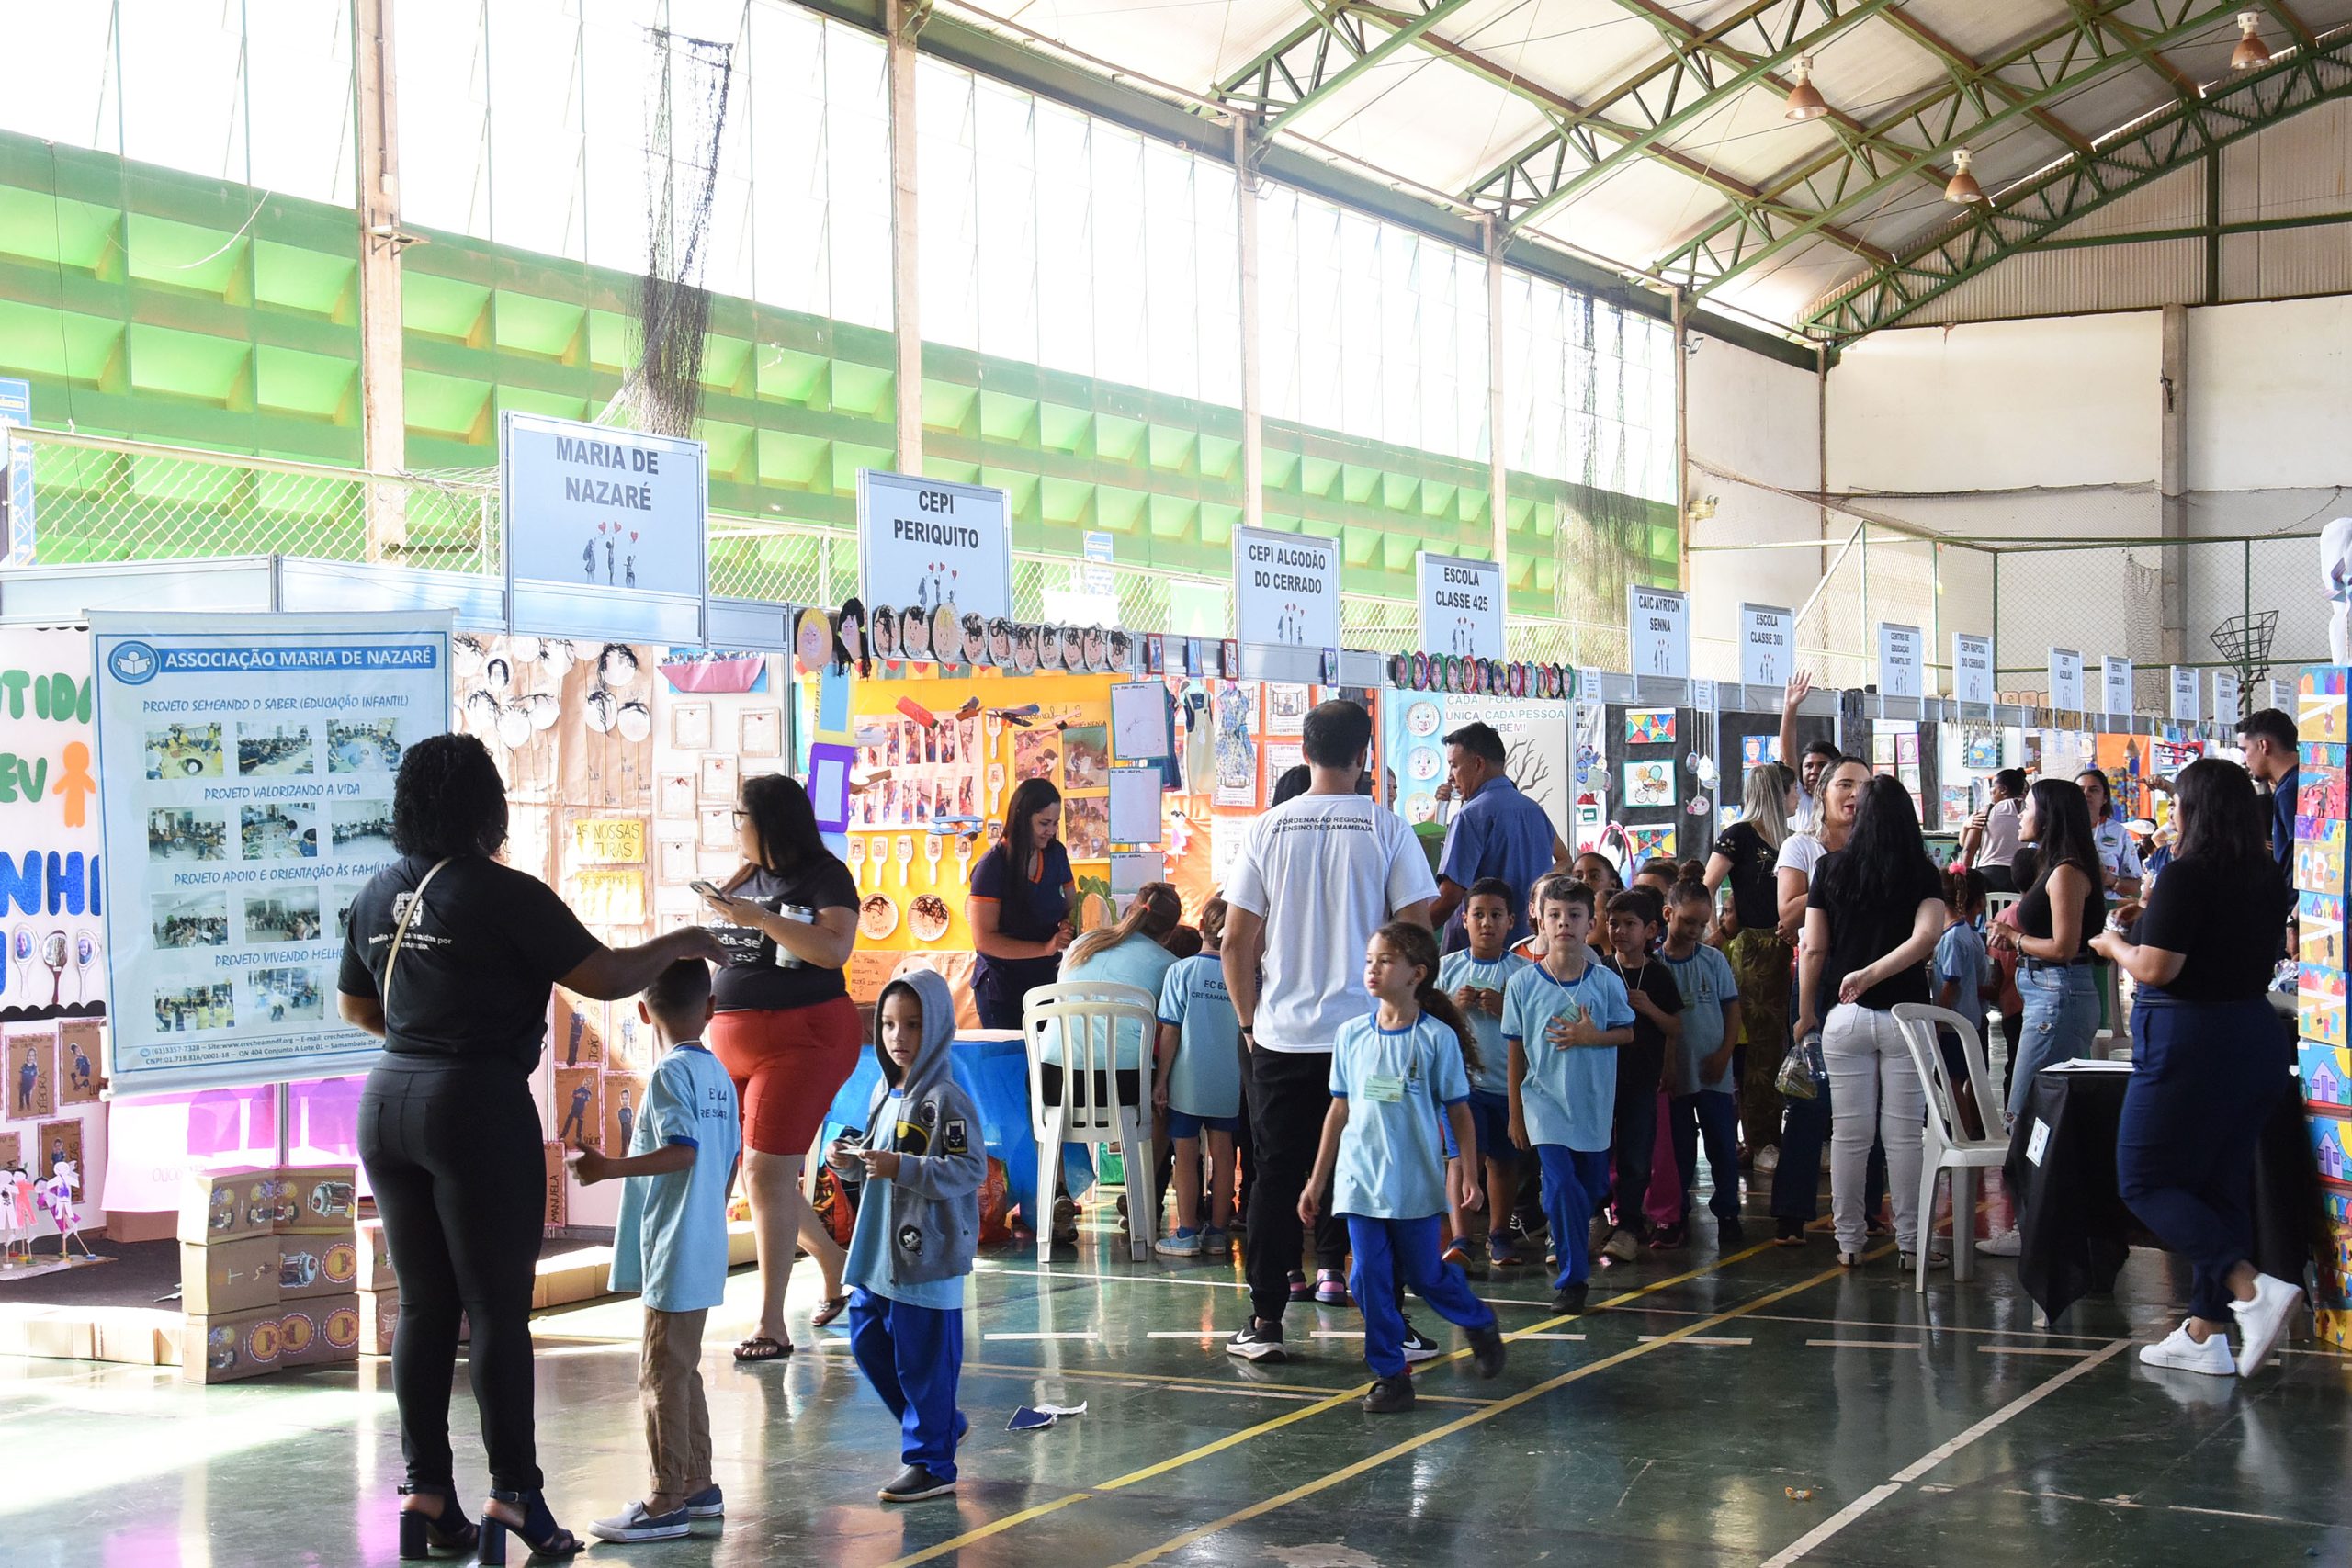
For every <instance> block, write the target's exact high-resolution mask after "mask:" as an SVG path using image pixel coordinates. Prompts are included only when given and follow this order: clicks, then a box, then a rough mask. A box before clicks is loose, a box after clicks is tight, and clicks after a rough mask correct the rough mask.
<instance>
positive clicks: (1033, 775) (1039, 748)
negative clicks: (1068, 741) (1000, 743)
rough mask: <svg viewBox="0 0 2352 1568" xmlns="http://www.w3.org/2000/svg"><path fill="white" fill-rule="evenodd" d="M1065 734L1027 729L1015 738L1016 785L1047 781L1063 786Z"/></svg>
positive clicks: (1014, 764)
mask: <svg viewBox="0 0 2352 1568" xmlns="http://www.w3.org/2000/svg"><path fill="white" fill-rule="evenodd" d="M1061 740H1062V737H1061V732H1060V731H1058V730H1053V729H1023V730H1021V731H1019V732H1017V733H1016V734H1015V735H1014V736H1013V738H1012V776H1013V780H1014V782H1016V783H1019V782H1022V781H1024V780H1028V779H1044V780H1045V781H1046V782H1047V783H1048V784H1059V783H1061V761H1062V749H1061Z"/></svg>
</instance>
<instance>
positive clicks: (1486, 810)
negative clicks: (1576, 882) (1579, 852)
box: [1430, 724, 1573, 953]
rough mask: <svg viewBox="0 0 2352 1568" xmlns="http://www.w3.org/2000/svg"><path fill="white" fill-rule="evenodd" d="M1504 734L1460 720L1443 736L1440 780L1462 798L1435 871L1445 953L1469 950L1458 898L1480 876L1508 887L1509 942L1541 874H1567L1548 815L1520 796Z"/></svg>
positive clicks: (1516, 936)
mask: <svg viewBox="0 0 2352 1568" xmlns="http://www.w3.org/2000/svg"><path fill="white" fill-rule="evenodd" d="M1508 760H1509V759H1508V757H1507V755H1506V753H1505V752H1504V750H1503V738H1502V737H1501V736H1500V735H1498V734H1497V733H1496V732H1495V727H1494V726H1493V725H1491V724H1465V725H1464V726H1463V727H1462V728H1459V729H1457V730H1454V731H1453V733H1452V734H1450V735H1448V736H1447V737H1446V738H1445V777H1446V783H1447V784H1450V785H1451V786H1452V787H1453V798H1454V799H1456V800H1458V801H1460V802H1461V803H1462V805H1461V807H1459V808H1458V809H1457V810H1456V811H1455V812H1454V816H1453V827H1452V828H1450V829H1447V831H1446V835H1445V852H1444V854H1443V855H1442V856H1441V857H1440V859H1439V862H1438V868H1437V876H1438V883H1437V901H1436V902H1435V903H1433V904H1431V905H1430V919H1432V920H1434V921H1435V922H1437V924H1438V925H1439V927H1440V928H1441V929H1442V931H1443V932H1444V947H1445V950H1446V951H1447V952H1448V953H1451V952H1453V951H1454V950H1455V949H1457V948H1462V947H1467V946H1468V945H1469V941H1470V939H1469V938H1468V937H1467V936H1466V935H1465V934H1464V931H1463V929H1462V921H1461V919H1459V918H1458V917H1459V915H1460V913H1461V908H1462V900H1463V899H1464V897H1467V896H1468V894H1469V891H1470V888H1471V886H1473V885H1474V884H1476V882H1477V881H1478V880H1479V879H1480V878H1481V877H1487V876H1492V877H1498V878H1500V879H1501V880H1502V881H1504V882H1507V883H1509V884H1510V888H1511V895H1512V904H1511V930H1510V939H1509V940H1510V941H1511V942H1517V941H1519V940H1520V939H1521V938H1522V937H1524V936H1526V935H1527V934H1528V930H1527V918H1526V916H1525V914H1524V913H1523V911H1524V910H1525V909H1526V908H1527V896H1528V894H1529V892H1530V891H1532V889H1533V887H1534V886H1535V883H1536V881H1537V879H1538V878H1540V877H1543V876H1544V875H1547V874H1550V873H1552V872H1555V871H1565V870H1566V869H1567V866H1568V864H1569V862H1570V861H1571V859H1572V858H1573V857H1572V856H1570V855H1569V853H1568V847H1567V846H1566V844H1564V843H1562V842H1561V841H1560V835H1559V833H1558V832H1557V831H1556V830H1555V829H1554V828H1553V826H1552V818H1551V817H1550V816H1549V815H1547V814H1546V813H1545V811H1544V808H1543V807H1540V806H1538V805H1536V804H1535V802H1533V801H1532V800H1530V799H1528V798H1527V796H1526V795H1522V794H1521V793H1520V789H1519V786H1518V785H1517V784H1513V783H1511V782H1510V772H1509V770H1508V768H1507V767H1506V763H1507V761H1508Z"/></svg>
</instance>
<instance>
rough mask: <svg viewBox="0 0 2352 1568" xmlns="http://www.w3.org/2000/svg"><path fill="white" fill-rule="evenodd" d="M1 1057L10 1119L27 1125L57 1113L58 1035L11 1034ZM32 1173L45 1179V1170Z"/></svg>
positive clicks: (46, 1172) (46, 1170) (7, 1038)
mask: <svg viewBox="0 0 2352 1568" xmlns="http://www.w3.org/2000/svg"><path fill="white" fill-rule="evenodd" d="M4 1055H5V1059H6V1063H7V1067H6V1090H7V1096H8V1116H9V1119H10V1120H12V1121H18V1122H28V1121H30V1120H32V1119H33V1118H34V1117H36V1116H54V1115H55V1114H57V1036H56V1035H55V1034H54V1033H53V1032H51V1033H41V1034H11V1035H9V1036H7V1037H6V1052H5V1054H4ZM35 1174H37V1175H42V1176H46V1175H47V1174H49V1172H48V1168H46V1167H43V1168H41V1169H40V1171H38V1172H36V1173H35Z"/></svg>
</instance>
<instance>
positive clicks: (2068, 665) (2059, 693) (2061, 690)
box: [2050, 648, 2084, 713]
mask: <svg viewBox="0 0 2352 1568" xmlns="http://www.w3.org/2000/svg"><path fill="white" fill-rule="evenodd" d="M2050 705H2051V706H2052V707H2053V708H2056V709H2057V710H2058V711H2059V712H2060V713H2081V712H2082V711H2083V707H2084V704H2083V656H2082V655H2081V654H2079V653H2077V652H2075V650H2074V649H2071V648H2053V649H2051V650H2050Z"/></svg>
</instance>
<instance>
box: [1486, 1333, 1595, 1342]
mask: <svg viewBox="0 0 2352 1568" xmlns="http://www.w3.org/2000/svg"><path fill="white" fill-rule="evenodd" d="M1503 1337H1504V1338H1506V1339H1510V1340H1513V1341H1516V1340H1521V1339H1582V1338H1583V1337H1584V1336H1583V1335H1581V1334H1549V1333H1535V1332H1532V1331H1530V1332H1528V1333H1524V1334H1506V1335H1504V1336H1503Z"/></svg>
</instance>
